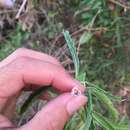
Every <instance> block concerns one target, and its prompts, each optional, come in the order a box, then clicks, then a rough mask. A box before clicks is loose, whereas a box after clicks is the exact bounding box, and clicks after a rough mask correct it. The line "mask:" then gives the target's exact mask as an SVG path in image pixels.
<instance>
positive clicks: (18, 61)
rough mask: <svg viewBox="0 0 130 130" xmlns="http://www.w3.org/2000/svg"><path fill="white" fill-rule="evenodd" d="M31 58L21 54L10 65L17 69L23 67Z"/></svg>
mask: <svg viewBox="0 0 130 130" xmlns="http://www.w3.org/2000/svg"><path fill="white" fill-rule="evenodd" d="M28 61H29V59H28V58H27V57H25V56H20V57H18V58H16V59H15V60H14V61H13V62H12V63H11V64H10V65H11V67H13V68H15V69H22V68H24V66H25V65H27V63H28Z"/></svg>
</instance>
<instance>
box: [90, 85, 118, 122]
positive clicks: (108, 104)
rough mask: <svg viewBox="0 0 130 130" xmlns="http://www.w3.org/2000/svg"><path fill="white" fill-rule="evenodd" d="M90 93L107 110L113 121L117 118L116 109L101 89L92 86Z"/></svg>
mask: <svg viewBox="0 0 130 130" xmlns="http://www.w3.org/2000/svg"><path fill="white" fill-rule="evenodd" d="M92 94H93V95H95V96H96V97H97V98H98V100H99V101H101V103H102V104H103V105H104V107H105V108H106V109H107V110H108V111H109V115H110V116H111V118H112V119H113V120H115V121H117V120H118V111H117V110H116V108H115V107H114V106H113V104H112V102H111V100H110V99H109V98H108V97H107V96H106V94H104V93H103V91H99V90H98V89H95V88H92Z"/></svg>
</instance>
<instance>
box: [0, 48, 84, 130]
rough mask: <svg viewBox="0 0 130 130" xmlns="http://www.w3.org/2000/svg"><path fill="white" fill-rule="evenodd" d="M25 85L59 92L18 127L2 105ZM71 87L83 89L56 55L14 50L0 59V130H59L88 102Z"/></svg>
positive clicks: (6, 103)
mask: <svg viewBox="0 0 130 130" xmlns="http://www.w3.org/2000/svg"><path fill="white" fill-rule="evenodd" d="M27 84H35V85H43V86H44V85H45V86H47V85H51V86H53V88H54V89H56V90H57V91H59V92H62V94H60V95H59V96H58V97H56V98H55V99H53V100H51V101H50V102H49V103H48V104H47V105H46V106H45V107H43V108H42V109H41V110H40V111H39V112H38V113H37V114H36V115H35V116H34V118H33V119H31V120H30V121H29V122H28V123H27V124H25V125H23V126H21V127H19V128H17V127H15V126H14V125H13V124H12V123H11V121H9V119H8V115H7V114H6V112H5V111H4V110H6V109H5V106H6V107H10V106H9V105H8V100H9V99H11V98H13V97H15V96H16V95H17V94H19V93H20V92H21V91H22V90H23V89H24V88H25V85H27ZM35 87H36V86H33V88H32V89H35ZM73 87H77V88H78V89H79V90H81V92H84V90H85V88H84V87H82V86H81V84H80V83H79V82H78V81H76V80H74V79H73V78H72V77H71V76H70V75H69V74H68V73H67V72H66V71H65V69H64V68H63V67H62V66H61V64H60V63H59V62H58V61H57V60H56V59H55V58H53V57H51V56H48V55H46V54H43V53H40V52H36V51H32V50H28V49H23V48H21V49H18V50H16V51H15V52H14V53H12V54H11V55H10V56H8V57H7V58H6V59H5V60H3V61H2V62H0V112H1V115H0V130H3V129H4V130H7V129H8V130H14V129H17V130H62V129H63V127H64V124H65V123H66V121H67V120H68V119H69V117H70V116H72V114H73V113H74V112H76V111H77V110H78V109H79V108H80V107H81V106H83V105H85V103H86V102H87V99H86V97H85V96H83V95H79V96H73V95H72V94H70V91H71V90H72V88H73Z"/></svg>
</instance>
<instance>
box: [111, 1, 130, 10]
mask: <svg viewBox="0 0 130 130" xmlns="http://www.w3.org/2000/svg"><path fill="white" fill-rule="evenodd" d="M109 1H110V2H112V3H114V4H117V5H119V6H121V7H123V8H125V9H130V6H127V5H125V4H122V3H120V2H118V1H116V0H109Z"/></svg>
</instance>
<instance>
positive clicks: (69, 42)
mask: <svg viewBox="0 0 130 130" xmlns="http://www.w3.org/2000/svg"><path fill="white" fill-rule="evenodd" d="M63 34H64V37H65V40H66V43H67V45H68V47H69V50H70V53H71V55H72V59H73V62H74V66H75V77H77V76H78V73H79V58H78V55H77V52H76V48H75V44H74V41H73V39H72V38H71V36H70V34H69V32H68V31H64V32H63Z"/></svg>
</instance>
